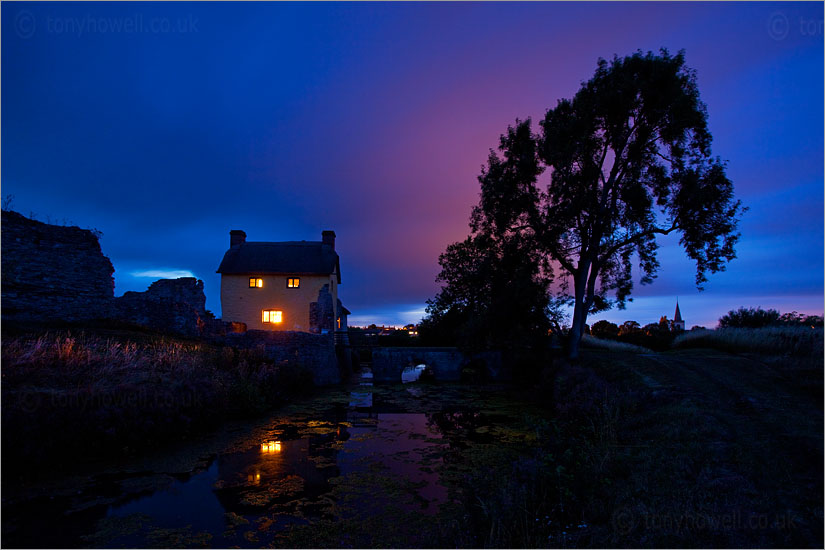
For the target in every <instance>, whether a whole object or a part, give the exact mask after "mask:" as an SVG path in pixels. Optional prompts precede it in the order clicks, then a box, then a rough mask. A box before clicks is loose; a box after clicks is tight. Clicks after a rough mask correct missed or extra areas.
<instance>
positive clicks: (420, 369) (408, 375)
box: [401, 364, 427, 384]
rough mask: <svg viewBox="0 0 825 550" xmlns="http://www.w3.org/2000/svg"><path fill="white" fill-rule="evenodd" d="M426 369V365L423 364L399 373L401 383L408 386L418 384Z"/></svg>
mask: <svg viewBox="0 0 825 550" xmlns="http://www.w3.org/2000/svg"><path fill="white" fill-rule="evenodd" d="M426 369H427V365H423V364H422V365H415V366H410V367H407V368H405V369H404V370H403V371H401V383H402V384H409V383H410V382H418V380H419V379H420V378H421V375H422V374H423V373H424V371H425V370H426Z"/></svg>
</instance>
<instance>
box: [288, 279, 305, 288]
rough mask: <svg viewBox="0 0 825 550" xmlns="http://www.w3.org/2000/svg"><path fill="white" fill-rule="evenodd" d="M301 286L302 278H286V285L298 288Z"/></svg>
mask: <svg viewBox="0 0 825 550" xmlns="http://www.w3.org/2000/svg"><path fill="white" fill-rule="evenodd" d="M300 286H301V279H299V278H297V277H290V278H289V279H287V280H286V287H287V288H298V287H300Z"/></svg>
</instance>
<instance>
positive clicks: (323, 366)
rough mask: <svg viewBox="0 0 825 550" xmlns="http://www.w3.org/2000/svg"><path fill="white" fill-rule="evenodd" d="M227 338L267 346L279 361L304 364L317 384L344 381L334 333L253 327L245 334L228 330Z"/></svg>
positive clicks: (234, 342)
mask: <svg viewBox="0 0 825 550" xmlns="http://www.w3.org/2000/svg"><path fill="white" fill-rule="evenodd" d="M225 342H226V343H227V344H229V345H232V346H236V347H240V348H251V349H254V348H258V347H263V348H264V350H265V353H266V355H267V356H268V357H270V358H271V359H273V360H275V361H290V362H294V363H296V364H302V365H304V366H305V367H307V368H308V369H309V370H310V371H312V379H313V382H314V383H315V385H317V386H326V385H330V384H338V383H339V382H341V372H340V369H339V367H338V359H337V357H336V355H335V345H334V342H333V337H332V334H331V333H330V334H312V333H309V332H275V331H266V330H250V331H247V332H245V333H243V334H227V335H226V340H225Z"/></svg>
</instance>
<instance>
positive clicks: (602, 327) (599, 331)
mask: <svg viewBox="0 0 825 550" xmlns="http://www.w3.org/2000/svg"><path fill="white" fill-rule="evenodd" d="M590 334H592V335H593V336H594V337H595V338H602V339H604V338H609V339H615V338H617V337H618V336H619V326H618V325H616V324H615V323H611V322H610V321H605V320H601V321H596V322H595V323H593V326H592V327H590Z"/></svg>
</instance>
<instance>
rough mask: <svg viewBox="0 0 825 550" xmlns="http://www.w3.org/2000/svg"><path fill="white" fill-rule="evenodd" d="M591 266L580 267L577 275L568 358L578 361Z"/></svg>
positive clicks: (586, 307)
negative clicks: (588, 274) (588, 273)
mask: <svg viewBox="0 0 825 550" xmlns="http://www.w3.org/2000/svg"><path fill="white" fill-rule="evenodd" d="M588 270H589V265H587V264H585V265H581V264H580V265H579V270H578V271H579V273H578V274H577V275H576V282H575V294H576V298H575V305H574V306H573V323H572V325H571V327H570V339H569V343H568V345H569V348H568V352H567V358H568V359H571V360H577V359H578V358H579V344H580V343H581V339H582V333H583V332H584V322H585V320H586V319H587V309H588V305H587V301H586V299H585V292H586V288H587V272H588Z"/></svg>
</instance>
